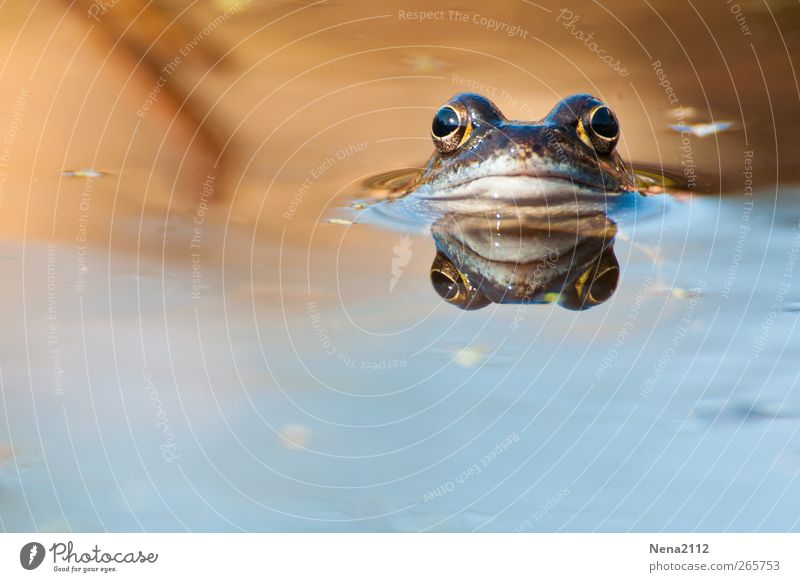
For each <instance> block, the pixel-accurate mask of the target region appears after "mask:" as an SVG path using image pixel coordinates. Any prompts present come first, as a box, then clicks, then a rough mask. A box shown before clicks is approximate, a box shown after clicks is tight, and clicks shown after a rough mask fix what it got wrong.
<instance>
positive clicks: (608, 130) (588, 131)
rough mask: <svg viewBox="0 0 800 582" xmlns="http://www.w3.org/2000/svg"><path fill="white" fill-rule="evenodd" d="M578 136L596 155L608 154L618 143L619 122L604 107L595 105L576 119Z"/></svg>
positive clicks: (606, 107)
mask: <svg viewBox="0 0 800 582" xmlns="http://www.w3.org/2000/svg"><path fill="white" fill-rule="evenodd" d="M578 136H579V137H580V138H581V140H582V141H583V143H585V144H586V145H588V146H589V147H591V148H593V149H594V151H596V152H597V153H598V154H603V155H605V154H610V153H611V152H612V151H613V150H614V148H615V147H616V145H617V142H618V141H619V122H618V121H617V117H616V115H614V113H613V112H612V111H611V109H609V108H608V106H606V105H596V106H595V107H592V108H591V109H589V110H588V111H587V112H586V113H585V114H584V115H581V116H580V118H579V119H578Z"/></svg>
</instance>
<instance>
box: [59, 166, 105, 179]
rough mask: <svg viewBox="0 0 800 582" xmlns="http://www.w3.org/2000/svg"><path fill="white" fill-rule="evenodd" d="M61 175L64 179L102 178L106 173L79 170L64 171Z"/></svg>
mask: <svg viewBox="0 0 800 582" xmlns="http://www.w3.org/2000/svg"><path fill="white" fill-rule="evenodd" d="M61 175H62V176H64V177H66V178H102V177H103V176H108V172H103V171H101V170H93V169H92V168H81V169H80V170H64V171H63V172H61Z"/></svg>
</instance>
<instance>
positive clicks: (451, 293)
mask: <svg viewBox="0 0 800 582" xmlns="http://www.w3.org/2000/svg"><path fill="white" fill-rule="evenodd" d="M431 285H433V288H434V290H435V291H436V293H437V294H438V295H439V297H441V298H442V299H444V300H445V301H447V302H448V303H449V304H450V305H455V306H456V307H460V308H461V309H467V310H472V309H480V308H481V307H486V306H487V305H489V303H491V301H490V300H489V298H488V297H486V295H484V294H483V293H482V292H481V291H479V290H478V289H476V288H475V287H473V286H472V284H471V283H470V281H469V278H468V277H466V276H465V275H464V274H463V273H461V271H459V270H458V268H457V267H456V266H455V265H454V264H453V263H452V262H451V261H450V260H449V259H448V258H447V257H445V256H444V255H443V254H442V253H440V252H439V253H436V257H435V258H434V259H433V265H431Z"/></svg>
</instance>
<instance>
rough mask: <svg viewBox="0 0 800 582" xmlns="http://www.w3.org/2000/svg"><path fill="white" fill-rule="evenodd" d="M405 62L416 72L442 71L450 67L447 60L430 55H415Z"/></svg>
mask: <svg viewBox="0 0 800 582" xmlns="http://www.w3.org/2000/svg"><path fill="white" fill-rule="evenodd" d="M403 62H404V64H405V65H406V66H408V67H410V68H411V70H413V71H414V72H416V73H440V72H442V71H444V70H446V69H448V68H449V65H448V63H447V62H445V61H442V60H439V59H437V58H436V57H432V56H430V55H413V56H410V57H408V58H407V59H405V60H404V61H403Z"/></svg>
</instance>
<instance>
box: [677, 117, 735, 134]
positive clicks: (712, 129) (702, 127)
mask: <svg viewBox="0 0 800 582" xmlns="http://www.w3.org/2000/svg"><path fill="white" fill-rule="evenodd" d="M669 127H670V129H672V130H673V131H677V132H678V133H683V132H689V133H691V134H692V135H696V136H697V137H708V136H709V135H714V134H717V133H722V132H723V131H728V130H729V129H733V127H734V124H733V122H731V121H715V122H713V123H677V124H675V125H670V126H669Z"/></svg>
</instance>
